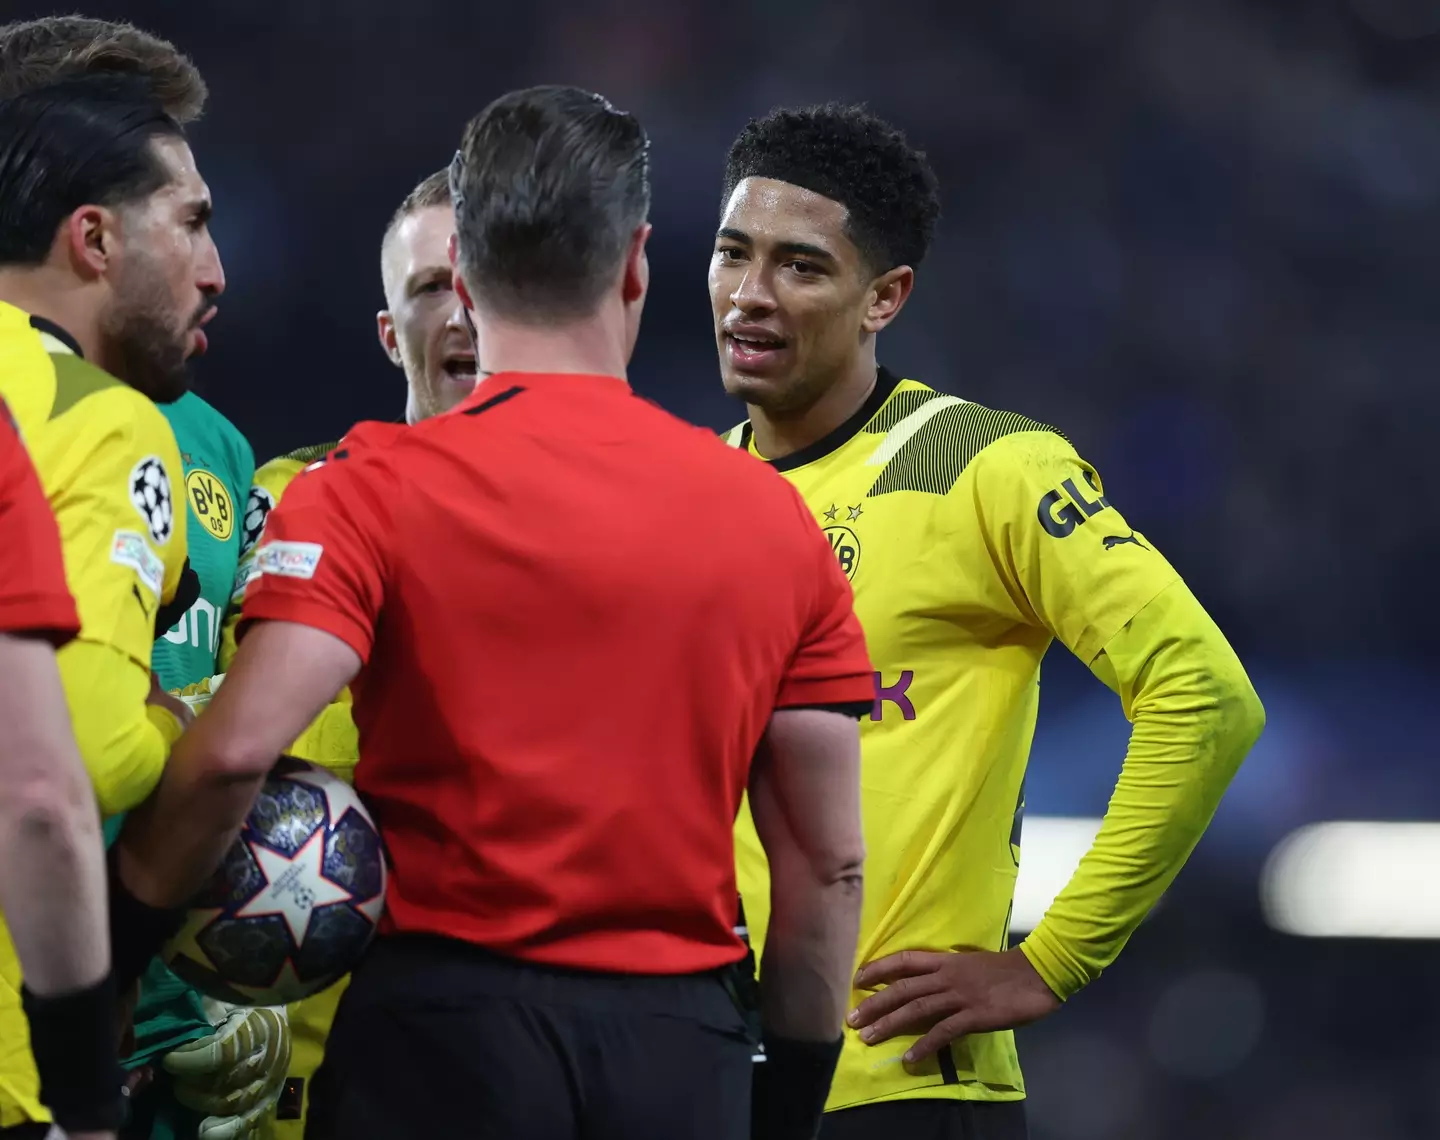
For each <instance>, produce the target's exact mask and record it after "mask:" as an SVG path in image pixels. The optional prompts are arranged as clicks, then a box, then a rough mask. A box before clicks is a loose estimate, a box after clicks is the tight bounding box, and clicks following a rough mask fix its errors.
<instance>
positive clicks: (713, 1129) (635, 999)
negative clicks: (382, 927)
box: [305, 936, 751, 1140]
mask: <svg viewBox="0 0 1440 1140" xmlns="http://www.w3.org/2000/svg"><path fill="white" fill-rule="evenodd" d="M750 1057H751V1046H750V1040H749V1037H748V1036H747V1033H746V1029H745V1021H744V1018H743V1017H742V1015H741V1013H740V1011H739V1010H738V1008H737V1007H736V1004H735V1002H734V1001H732V999H731V997H730V993H729V991H728V990H727V988H726V986H725V985H724V983H723V981H722V979H721V976H720V975H719V974H718V973H707V974H692V975H685V976H682V977H655V976H649V977H645V976H639V975H610V974H592V973H584V972H579V971H570V970H560V969H553V968H549V967H544V966H537V965H533V964H529V963H522V962H517V961H514V960H512V959H506V958H500V957H497V956H495V955H493V954H488V953H486V952H485V951H483V950H480V949H478V948H477V947H474V946H470V945H467V944H465V943H461V942H456V941H453V940H450V939H442V938H425V937H416V936H395V937H390V938H382V939H380V940H379V941H377V942H376V944H375V945H374V946H373V947H372V948H371V950H370V952H369V953H368V954H367V955H366V957H365V960H364V961H363V962H362V963H361V965H360V967H359V968H358V969H357V970H356V972H355V975H354V977H353V979H352V980H351V983H350V988H349V990H348V991H347V992H346V994H345V996H344V997H343V998H342V999H341V1001H340V1008H339V1011H338V1012H337V1014H336V1016H335V1023H334V1026H333V1027H332V1029H331V1031H330V1038H329V1040H328V1042H327V1043H326V1047H325V1060H324V1063H323V1064H322V1065H321V1067H320V1069H319V1071H318V1072H317V1073H316V1074H315V1077H314V1084H313V1087H312V1088H311V1091H310V1111H309V1117H308V1121H307V1123H306V1127H305V1136H306V1140H371V1138H374V1140H382V1138H383V1140H397V1138H399V1137H421V1136H437V1137H439V1136H456V1137H459V1136H463V1137H466V1138H467V1140H469V1138H475V1140H510V1138H514V1140H521V1138H524V1140H571V1138H575V1140H578V1138H579V1137H582V1136H583V1137H585V1138H586V1140H675V1138H678V1137H686V1138H689V1140H745V1138H746V1137H748V1136H749V1134H750V1079H751V1060H750Z"/></svg>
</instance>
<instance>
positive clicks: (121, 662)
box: [56, 641, 181, 816]
mask: <svg viewBox="0 0 1440 1140" xmlns="http://www.w3.org/2000/svg"><path fill="white" fill-rule="evenodd" d="M56 660H57V662H58V664H59V666H60V679H61V681H62V682H63V684H64V686H65V696H66V699H67V700H68V701H69V704H70V718H71V720H72V722H73V723H74V726H75V741H76V743H77V744H78V745H79V746H80V755H81V756H82V757H84V759H85V766H86V768H87V769H88V770H89V772H90V778H91V780H92V782H93V783H94V785H95V796H96V799H97V800H98V801H99V803H100V814H101V815H103V816H112V815H117V814H118V813H120V812H122V811H129V810H130V809H131V808H133V807H135V806H136V805H137V804H139V803H140V802H141V801H142V800H144V799H145V797H146V796H148V795H149V794H150V793H151V791H153V790H154V788H155V785H156V784H158V783H159V782H160V774H161V772H162V771H163V770H164V767H165V760H166V758H167V757H168V756H169V755H170V748H171V746H172V745H173V744H174V743H175V741H176V740H178V739H179V737H180V732H181V725H180V722H179V721H177V720H176V719H175V717H174V715H173V714H171V713H170V712H169V710H167V709H163V708H160V707H159V706H157V705H149V704H146V703H145V698H146V696H147V695H149V692H150V674H149V672H148V671H147V670H145V669H142V668H141V667H140V666H139V665H138V664H137V663H136V662H135V661H134V660H133V659H132V658H130V657H129V656H127V655H126V654H123V653H121V652H119V651H118V650H116V649H115V648H114V647H113V646H109V645H98V644H96V643H95V642H93V641H73V642H71V643H70V644H69V645H67V646H65V648H64V649H62V650H60V652H59V653H58V654H57V656H56Z"/></svg>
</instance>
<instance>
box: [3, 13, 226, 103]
mask: <svg viewBox="0 0 1440 1140" xmlns="http://www.w3.org/2000/svg"><path fill="white" fill-rule="evenodd" d="M101 74H118V75H138V76H141V77H143V78H144V79H145V80H147V81H148V82H149V84H150V87H151V92H152V94H153V95H154V96H155V98H156V99H157V100H158V101H159V103H160V105H161V106H162V107H164V108H165V113H166V114H168V115H169V116H170V117H171V118H172V119H174V120H175V121H176V122H177V123H191V122H194V121H195V120H196V119H198V118H199V117H200V113H201V112H202V111H203V110H204V109H205V99H206V97H207V96H208V95H209V91H208V90H207V89H206V87H205V80H203V79H202V78H201V77H200V72H199V70H198V69H197V68H196V67H195V65H194V64H193V63H192V62H190V59H189V58H188V57H187V56H186V55H185V54H184V53H183V52H181V51H180V50H179V49H178V48H177V47H176V46H175V45H174V44H172V43H170V42H169V41H168V40H162V39H161V38H160V37H159V36H152V35H151V34H150V33H149V32H142V31H141V30H140V29H139V28H137V27H135V26H134V25H133V24H126V23H121V22H118V21H113V20H95V19H92V18H91V17H89V16H46V17H43V18H42V19H39V20H25V21H22V22H19V23H13V24H5V25H3V26H0V99H3V98H9V97H11V96H14V95H19V94H21V93H23V92H25V91H33V90H35V89H36V88H37V87H44V86H45V85H47V84H50V83H54V82H56V81H58V80H61V79H73V78H76V77H78V76H82V75H101Z"/></svg>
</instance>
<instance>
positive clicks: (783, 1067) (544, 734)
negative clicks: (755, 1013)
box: [119, 87, 874, 1140]
mask: <svg viewBox="0 0 1440 1140" xmlns="http://www.w3.org/2000/svg"><path fill="white" fill-rule="evenodd" d="M451 183H452V192H453V198H454V201H455V204H456V222H457V239H456V242H457V245H456V248H455V258H454V259H455V261H456V266H457V290H458V291H459V294H460V297H461V299H462V301H463V303H464V304H465V307H466V309H467V310H468V311H469V312H470V314H471V318H472V320H473V322H474V325H475V329H476V339H477V344H478V347H479V352H478V360H479V364H480V375H481V377H482V379H481V382H480V383H479V384H478V386H477V387H476V390H475V392H474V394H473V395H472V396H471V397H470V398H469V399H468V400H466V401H465V402H464V403H462V404H461V405H460V406H459V407H457V408H456V409H454V411H453V412H450V413H448V414H446V415H443V416H439V417H436V418H434V419H431V420H428V421H426V422H424V423H421V424H417V425H415V426H414V427H404V426H400V425H384V424H367V425H362V426H360V427H358V428H356V429H355V430H354V431H353V432H352V433H351V434H350V435H349V436H347V438H346V440H345V441H344V444H343V445H342V446H341V447H340V448H339V449H338V450H336V451H334V452H332V453H331V455H330V456H329V457H328V458H327V459H326V460H325V461H324V462H323V464H320V465H317V466H316V467H314V468H312V469H311V470H309V471H308V472H307V473H306V474H304V475H303V476H301V477H300V478H299V479H297V480H296V481H295V483H294V484H293V485H292V486H291V487H290V489H289V490H288V491H287V492H286V494H285V498H284V499H283V500H282V501H281V503H280V506H279V507H278V508H277V509H276V510H275V512H274V513H272V514H271V516H270V518H269V520H268V522H267V524H266V529H265V535H264V538H263V539H262V542H261V545H260V547H259V550H258V554H257V563H258V566H259V567H260V569H261V571H262V574H261V576H260V577H259V579H258V580H257V581H255V582H254V583H253V584H252V585H251V587H250V590H249V592H248V594H247V595H246V599H245V617H246V619H247V623H246V627H245V639H244V642H243V644H242V647H241V649H240V652H239V655H238V656H237V658H236V660H235V663H234V666H233V668H232V669H231V671H230V672H229V674H227V676H226V681H225V685H224V687H223V688H221V689H220V691H219V693H218V694H217V695H216V697H215V699H214V700H213V702H212V703H211V705H210V707H209V709H208V710H207V712H206V713H205V714H204V715H203V716H201V717H200V718H199V719H198V720H197V722H196V724H195V726H194V727H193V728H192V729H191V730H190V731H188V732H187V733H186V735H185V737H184V738H183V739H182V740H181V742H180V743H179V744H178V745H177V747H176V749H175V753H174V756H173V758H172V760H171V763H170V765H169V766H168V767H167V769H166V773H165V777H164V780H163V781H162V784H161V786H160V790H159V793H158V795H157V797H156V799H155V800H153V801H152V803H151V805H150V806H149V807H148V808H147V809H144V810H142V811H139V812H136V813H134V815H132V817H131V819H130V825H129V827H128V829H127V831H126V833H125V837H124V839H123V840H122V842H121V857H120V863H119V867H120V872H121V875H122V876H123V881H124V884H125V885H124V888H123V889H124V891H125V892H127V897H126V899H125V905H126V906H127V907H128V908H129V909H130V910H131V911H132V912H137V913H138V912H139V910H140V908H141V906H142V904H144V905H148V906H153V907H157V908H163V907H165V906H173V905H175V904H178V903H180V902H182V901H183V900H184V899H185V898H186V897H188V896H189V894H190V893H191V892H193V891H194V890H195V889H196V888H198V887H199V886H200V885H201V883H202V882H203V881H204V879H205V877H206V875H207V873H208V872H209V871H210V870H211V869H212V868H213V867H215V866H216V865H217V864H218V863H219V861H220V859H221V857H222V855H223V854H224V852H225V850H226V849H227V848H228V846H229V844H230V842H231V840H232V839H233V837H234V835H235V833H236V831H237V829H238V827H239V825H240V823H241V821H242V819H243V817H244V816H245V814H246V811H247V810H248V808H249V807H250V804H251V802H252V800H253V798H254V795H255V793H256V791H257V790H258V787H259V785H260V783H261V781H262V780H263V778H264V776H265V774H266V771H267V770H268V769H269V767H270V766H271V764H272V763H273V761H274V760H275V757H276V755H277V754H278V753H279V752H280V750H281V749H282V748H284V747H285V746H286V745H287V744H288V742H289V741H290V740H292V739H294V737H295V736H296V735H297V734H298V733H299V732H300V731H301V729H303V728H304V727H305V725H306V724H307V723H308V722H309V720H310V719H311V718H312V717H313V716H314V715H315V714H316V713H317V712H318V711H319V710H320V709H321V708H322V707H323V706H324V705H325V704H326V703H327V702H328V701H330V700H331V699H332V698H333V697H334V696H335V695H336V693H337V692H338V690H339V689H340V688H341V687H342V686H343V685H345V684H346V683H348V682H352V678H353V683H352V691H353V694H354V712H355V720H356V723H357V725H358V727H359V730H360V740H361V755H360V762H359V766H358V767H357V769H356V772H355V783H356V787H357V788H358V789H359V791H360V792H361V794H362V795H363V796H364V797H365V799H366V801H367V803H368V804H369V805H370V806H371V808H372V810H373V812H374V814H375V818H376V820H377V822H378V824H379V828H380V831H381V834H382V835H383V837H384V840H385V844H386V846H387V848H388V850H389V852H390V855H391V858H392V870H393V875H392V878H391V880H390V887H389V892H388V908H387V913H386V916H385V919H384V923H383V925H382V936H381V937H380V938H379V939H377V941H376V943H375V946H374V948H373V949H372V950H371V952H370V953H369V954H368V955H367V958H366V960H365V961H364V962H363V963H362V964H361V966H360V967H359V968H358V969H357V970H356V972H355V975H354V979H353V982H352V984H351V987H350V989H349V991H348V992H347V993H346V995H345V997H344V999H343V1002H342V1005H341V1007H340V1012H339V1014H338V1017H337V1020H336V1022H335V1027H334V1031H333V1033H332V1036H331V1038H330V1043H329V1052H328V1056H327V1058H326V1061H325V1065H324V1067H323V1068H322V1069H321V1071H320V1073H319V1074H318V1075H317V1077H316V1079H315V1085H314V1088H313V1090H312V1097H311V1116H310V1124H309V1129H308V1131H307V1136H312V1137H322V1138H329V1137H336V1138H340V1137H343V1138H344V1140H367V1138H369V1137H376V1138H379V1137H384V1138H386V1140H393V1138H396V1137H410V1136H415V1137H418V1136H466V1137H495V1138H509V1137H515V1138H517V1140H518V1138H521V1137H524V1138H527V1140H551V1138H554V1140H562V1138H565V1140H568V1138H571V1137H575V1138H578V1137H582V1136H583V1137H586V1138H590V1140H647V1138H653V1140H662V1138H663V1140H709V1138H712V1137H713V1138H716V1140H721V1138H724V1140H729V1138H736V1140H738V1138H741V1137H744V1136H747V1135H752V1134H753V1135H755V1136H774V1137H791V1136H795V1137H801V1136H811V1135H813V1134H814V1132H815V1130H816V1128H817V1127H818V1123H819V1114H820V1110H821V1108H822V1106H823V1102H824V1098H825V1094H826V1091H827V1089H828V1085H829V1081H830V1076H831V1074H832V1071H833V1067H834V1062H835V1057H836V1054H837V1052H838V1049H839V1038H840V1030H841V1018H842V1016H843V1013H844V1010H845V1002H846V998H847V994H848V990H849V982H850V973H851V970H852V968H853V958H854V953H855V943H856V936H857V930H858V922H859V907H860V894H861V891H860V883H861V862H862V858H863V850H862V841H861V833H860V813H859V786H858V783H859V778H858V773H859V744H858V728H857V725H856V721H855V718H856V717H857V716H858V715H860V714H861V713H862V712H864V711H867V710H868V709H869V708H870V706H871V702H872V701H873V698H874V690H873V680H872V673H871V666H870V662H869V660H868V658H867V655H866V652H865V646H864V641H863V637H862V634H861V632H860V628H859V625H858V624H857V622H856V619H855V616H854V613H853V611H852V602H851V595H850V589H849V585H848V583H847V582H846V580H845V578H844V575H843V574H842V573H841V571H840V569H839V566H838V564H837V563H836V561H835V558H834V556H833V555H832V554H831V551H830V548H829V545H828V543H827V542H826V541H825V539H824V537H823V536H822V535H821V534H820V532H819V530H818V529H817V528H816V526H815V524H814V522H813V520H812V519H811V517H810V514H809V512H808V511H807V510H806V509H805V507H804V504H803V503H802V502H801V500H800V498H799V497H798V495H797V494H796V493H795V492H794V491H793V490H792V489H791V488H790V487H789V485H788V484H787V483H785V481H784V480H782V479H780V478H778V477H776V476H775V474H774V472H772V471H770V470H769V469H768V468H767V467H765V466H764V465H763V464H760V463H756V462H755V461H754V460H753V459H751V458H750V457H748V456H746V455H744V454H743V453H737V452H735V451H734V450H733V449H731V448H728V447H726V446H725V445H724V444H723V443H722V442H721V441H720V440H718V439H717V438H715V437H714V435H713V434H712V433H710V432H706V431H703V430H700V429H697V428H694V427H691V426H688V425H686V424H684V423H682V422H680V421H679V420H677V419H675V418H673V417H671V416H670V415H668V414H666V413H665V412H663V411H661V410H660V409H659V408H657V407H655V406H654V405H652V404H651V403H649V402H648V401H646V400H643V399H639V398H637V397H636V395H635V393H634V392H632V391H631V389H630V387H629V386H628V384H627V383H626V380H625V371H626V366H627V364H628V361H629V359H630V355H631V351H632V349H633V347H634V344H635V339H636V335H637V332H638V329H639V324H640V313H641V308H642V306H643V304H644V300H645V294H646V289H647V286H648V281H649V266H648V263H647V261H646V255H645V242H646V239H647V237H648V236H649V233H650V227H649V225H648V224H647V223H646V220H645V219H646V215H647V211H648V206H649V186H648V174H647V142H646V139H645V135H644V132H643V131H642V129H641V127H640V125H639V123H638V122H637V121H636V120H635V119H634V118H633V117H632V116H630V115H628V114H624V113H621V112H619V111H616V110H615V109H614V108H613V107H611V106H610V104H609V103H607V102H606V101H605V100H603V99H601V98H600V97H598V96H595V95H591V94H588V93H586V92H582V91H578V90H575V89H573V88H559V87H542V88H534V89H531V90H527V91H520V92H515V93H512V94H510V95H507V96H504V97H503V98H501V99H499V100H497V101H496V102H495V103H493V104H491V106H490V107H489V108H487V109H486V110H485V111H484V112H483V113H481V114H480V115H479V116H478V117H477V118H476V119H475V120H474V121H473V122H472V123H471V124H470V125H469V127H468V128H467V130H466V133H465V137H464V140H463V143H462V147H461V150H460V152H459V153H458V154H457V155H456V158H455V163H454V165H453V167H452V168H451ZM741 521H743V522H744V526H743V527H742V526H738V525H737V523H739V522H741ZM752 761H753V762H752ZM747 786H748V788H749V791H750V797H751V803H752V805H753V808H754V813H755V818H756V823H757V827H758V829H759V831H760V835H761V839H762V841H763V842H764V844H765V847H766V851H767V854H768V856H769V860H770V865H771V867H772V873H773V875H774V887H773V896H772V897H773V908H774V909H773V914H772V918H771V924H770V928H769V939H768V941H767V944H766V954H765V961H764V963H763V966H764V970H763V982H762V989H761V994H760V1007H761V1012H762V1015H763V1024H764V1028H765V1034H766V1046H767V1054H768V1060H767V1061H765V1062H764V1063H763V1064H761V1065H756V1066H752V1064H751V1061H750V1058H751V1053H752V1045H751V1042H750V1041H749V1040H748V1038H747V1032H746V1021H745V1019H744V1018H743V1017H742V1011H741V1010H740V1008H739V1007H738V1003H737V1001H736V1000H734V999H733V998H732V994H734V993H735V992H736V990H737V987H736V986H735V985H734V984H727V983H729V982H731V975H733V973H734V971H735V968H736V964H737V963H738V962H739V961H741V959H742V958H743V957H744V955H745V948H744V946H743V945H742V943H741V942H740V940H739V939H738V938H737V937H736V935H735V934H734V932H733V929H732V928H733V925H734V919H735V911H736V890H735V875H734V854H733V849H732V840H731V828H732V825H733V822H734V819H735V814H736V811H737V809H738V807H739V804H740V800H741V796H742V794H743V793H744V792H745V790H746V788H747ZM154 917H155V920H156V925H157V930H158V929H160V928H163V927H164V918H163V915H161V914H160V913H159V911H158V910H157V911H156V912H155V914H154ZM752 1070H753V1072H754V1076H753V1080H754V1082H755V1083H754V1089H753V1093H754V1096H753V1101H754V1106H753V1112H754V1120H753V1122H752V1118H751V1117H752V1110H751V1102H752V1096H751V1093H752ZM752 1128H753V1132H752Z"/></svg>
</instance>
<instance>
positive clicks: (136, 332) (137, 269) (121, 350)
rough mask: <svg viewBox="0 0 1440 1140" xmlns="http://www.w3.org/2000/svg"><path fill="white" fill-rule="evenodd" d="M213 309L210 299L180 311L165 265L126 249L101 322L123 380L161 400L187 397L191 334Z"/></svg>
mask: <svg viewBox="0 0 1440 1140" xmlns="http://www.w3.org/2000/svg"><path fill="white" fill-rule="evenodd" d="M210 308H211V305H210V301H209V299H208V298H207V299H206V300H204V301H203V302H202V303H201V305H200V306H199V307H198V308H197V309H196V310H195V311H193V312H189V313H184V314H177V313H176V311H175V305H174V302H173V301H172V299H171V294H170V289H169V287H168V286H167V284H166V280H165V272H164V269H163V267H161V266H159V265H157V264H156V263H155V261H154V260H153V259H152V258H150V257H149V256H148V255H146V254H144V253H141V252H138V251H136V252H132V253H130V254H128V255H127V256H126V258H125V261H124V263H123V266H122V267H120V268H119V269H118V270H117V273H116V280H115V299H114V301H113V302H112V304H111V305H110V308H109V310H108V311H107V312H106V314H105V320H104V324H103V332H104V335H105V337H106V339H107V340H108V341H109V343H110V344H111V345H113V347H114V352H115V354H116V356H117V358H118V359H119V360H120V361H121V366H122V368H123V371H122V372H121V373H120V375H121V376H122V377H123V379H124V380H125V382H126V383H128V384H129V385H130V386H131V387H133V388H135V389H137V390H138V391H140V392H143V393H144V394H145V395H147V396H149V397H150V398H151V399H152V400H155V401H157V402H159V403H169V402H170V401H172V400H178V399H179V398H180V397H181V396H183V395H184V394H185V392H186V390H187V389H188V388H189V375H188V371H187V368H186V361H187V360H188V359H189V356H190V349H191V346H192V334H193V331H194V330H195V329H197V328H198V327H199V323H200V322H201V321H202V320H203V319H204V318H205V316H206V314H207V313H208V312H209V311H210Z"/></svg>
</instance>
